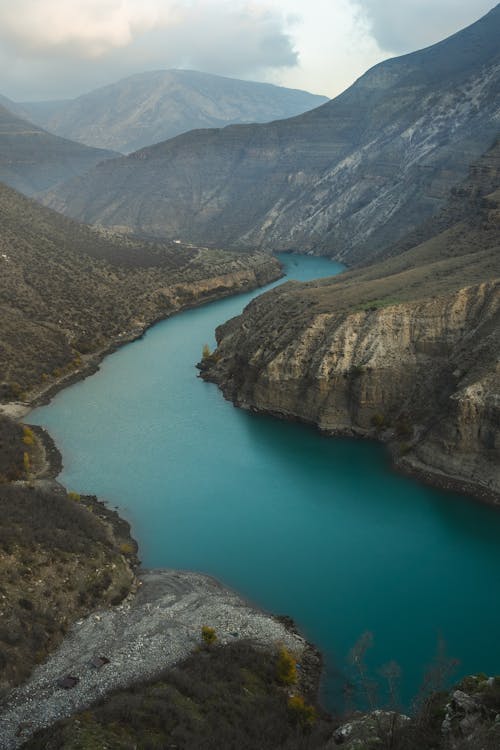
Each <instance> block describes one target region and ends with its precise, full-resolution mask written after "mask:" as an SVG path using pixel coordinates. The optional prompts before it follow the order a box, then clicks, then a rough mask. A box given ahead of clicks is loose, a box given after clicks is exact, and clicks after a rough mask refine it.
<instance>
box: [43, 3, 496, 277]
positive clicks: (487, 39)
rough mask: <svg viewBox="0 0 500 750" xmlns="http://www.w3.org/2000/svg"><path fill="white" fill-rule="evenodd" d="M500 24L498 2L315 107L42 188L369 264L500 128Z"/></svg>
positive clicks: (191, 139)
mask: <svg viewBox="0 0 500 750" xmlns="http://www.w3.org/2000/svg"><path fill="white" fill-rule="evenodd" d="M499 34H500V5H498V6H496V8H494V9H493V10H492V11H491V12H490V13H489V14H488V15H487V16H485V17H484V18H482V19H480V20H479V21H477V22H476V23H475V24H473V25H472V26H470V27H468V28H466V29H464V30H463V31H461V32H458V33H457V34H455V35H453V37H450V38H449V39H447V40H444V41H443V42H440V43H438V44H437V45H433V46H431V47H428V48H426V49H425V50H423V51H419V52H415V53H411V54H410V55H405V56H403V57H402V58H393V59H390V60H388V61H386V62H384V63H379V64H378V65H377V66H375V67H374V68H372V69H371V70H370V71H368V72H367V73H365V74H364V76H362V77H361V78H360V79H358V81H357V82H356V83H355V84H353V86H351V87H350V88H349V89H347V90H346V91H345V92H344V93H342V94H341V95H340V96H339V97H337V98H336V99H333V100H332V101H330V102H327V103H326V104H323V105H322V106H320V107H319V108H317V109H315V110H312V111H309V112H307V113H305V114H302V115H299V116H297V117H294V118H292V119H288V120H282V121H278V122H272V123H268V124H264V125H232V126H228V127H226V128H224V129H222V130H220V129H219V130H213V129H212V130H199V131H192V132H190V133H187V134H184V135H180V136H177V137H176V138H174V139H171V140H168V141H164V142H162V143H159V144H156V145H154V146H152V147H149V148H145V149H141V150H139V151H137V152H135V153H134V154H131V155H130V156H128V157H126V158H122V159H118V160H115V161H114V162H108V163H107V164H102V165H101V166H99V167H98V168H97V169H95V170H93V171H92V172H91V173H89V174H88V175H86V176H85V177H83V178H81V179H77V180H74V181H72V182H70V183H68V184H66V185H65V186H64V188H63V189H61V190H56V191H53V192H52V193H51V194H49V195H47V196H46V197H44V199H43V200H44V201H45V202H47V204H48V205H50V206H52V207H53V208H55V209H57V210H60V211H62V212H63V213H67V214H68V215H71V216H73V217H75V218H79V219H83V220H85V221H88V222H90V223H98V224H103V225H106V226H113V225H120V226H123V225H128V226H129V227H130V228H131V229H132V230H133V231H135V232H139V233H144V234H146V235H152V236H158V237H160V236H168V237H171V238H174V237H178V238H180V239H182V240H185V241H193V242H195V241H196V242H201V241H203V243H204V244H212V243H213V244H224V245H225V246H228V247H233V248H240V249H249V248H252V247H260V248H266V249H272V250H290V249H294V250H297V251H299V252H309V251H313V252H317V253H320V254H325V255H331V256H333V257H336V258H337V259H339V260H343V261H344V262H347V263H349V264H352V263H358V262H367V261H369V259H370V258H371V259H373V258H374V257H375V256H376V255H377V254H378V253H379V252H382V251H383V250H384V249H385V248H386V247H387V245H388V244H394V242H395V241H396V240H398V239H400V238H402V237H404V236H405V235H406V234H407V233H408V231H410V230H411V229H413V228H415V227H417V226H419V225H420V224H421V223H422V222H423V221H424V220H425V219H427V218H429V217H430V216H432V215H433V214H436V213H437V212H438V211H439V209H440V208H441V207H442V206H443V205H444V203H445V202H446V199H447V195H448V191H449V189H450V188H451V187H452V186H453V185H454V184H457V183H459V182H460V181H461V180H462V179H463V178H464V177H465V175H466V174H467V169H468V166H469V164H470V163H471V162H472V161H474V159H476V158H478V157H479V156H480V154H481V153H483V152H484V151H485V150H486V148H488V147H489V146H490V145H491V142H492V141H493V140H494V138H495V137H496V135H497V134H498V131H499V127H500V51H499V48H498V43H497V39H498V35H499ZM462 55H463V56H464V60H465V61H464V60H462ZM450 58H452V59H450ZM464 66H465V67H464Z"/></svg>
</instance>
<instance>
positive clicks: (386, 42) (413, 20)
mask: <svg viewBox="0 0 500 750" xmlns="http://www.w3.org/2000/svg"><path fill="white" fill-rule="evenodd" d="M353 2H354V5H355V6H358V8H359V9H360V10H361V12H362V14H363V15H364V17H365V18H366V19H367V20H368V21H369V23H370V26H371V30H372V33H373V36H374V37H375V39H376V41H377V43H378V44H379V45H380V47H381V48H382V49H384V50H387V51H388V52H393V53H396V54H401V53H406V52H412V51H414V50H417V49H421V48H423V47H427V46H429V45H430V44H434V43H435V42H438V41H440V40H441V39H445V38H446V37H447V36H450V35H451V34H453V33H455V32H456V31H459V30H460V29H461V28H464V27H465V26H468V25H469V24H471V23H473V22H474V21H477V20H478V19H479V18H480V17H481V16H482V15H484V14H485V13H487V12H488V11H489V10H491V9H492V7H494V4H495V0H474V2H473V3H471V2H470V0H353Z"/></svg>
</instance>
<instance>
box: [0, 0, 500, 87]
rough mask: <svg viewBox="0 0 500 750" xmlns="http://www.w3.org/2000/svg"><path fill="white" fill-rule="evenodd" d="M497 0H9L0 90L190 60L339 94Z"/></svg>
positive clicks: (0, 36)
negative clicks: (386, 62) (368, 72)
mask: <svg viewBox="0 0 500 750" xmlns="http://www.w3.org/2000/svg"><path fill="white" fill-rule="evenodd" d="M495 4H496V3H495V2H494V0H0V70H1V71H2V74H1V79H0V94H3V95H5V96H8V97H10V98H11V99H13V100H15V101H23V100H24V101H30V100H31V101H34V100H39V99H57V98H66V97H73V96H78V95H79V94H81V93H84V92H86V91H90V90H91V89H94V88H97V87H98V86H103V85H105V84H108V83H112V82H114V81H116V80H118V79H120V78H123V77H125V76H127V75H132V74H133V73H139V72H143V71H147V70H159V69H166V68H191V69H194V70H201V71H205V72H208V73H218V74H220V75H227V76H231V77H233V78H246V79H251V80H260V81H270V82H272V83H278V84H282V85H284V86H290V87H293V88H303V89H307V90H309V91H312V92H315V93H320V94H325V95H327V96H330V97H333V96H335V95H336V94H338V93H340V91H342V90H343V89H345V88H346V87H347V86H349V85H350V84H351V83H352V82H353V81H354V80H355V79H356V78H357V77H358V76H360V75H361V74H362V73H364V72H365V70H367V69H368V68H369V67H371V66H372V65H374V64H375V63H377V62H379V61H380V60H383V59H385V58H387V57H391V56H393V55H398V54H402V53H405V52H412V51H414V50H416V49H420V48H422V47H425V46H427V45H429V44H432V43H434V42H436V41H439V40H440V39H443V38H444V37H446V36H449V35H450V34H453V33H454V32H455V31H458V30H459V29H461V28H463V27H464V26H467V25H468V24H470V23H472V22H473V21H476V20H477V19H478V18H480V17H481V16H482V15H484V14H485V13H486V12H488V11H489V10H491V8H493V7H494V6H495Z"/></svg>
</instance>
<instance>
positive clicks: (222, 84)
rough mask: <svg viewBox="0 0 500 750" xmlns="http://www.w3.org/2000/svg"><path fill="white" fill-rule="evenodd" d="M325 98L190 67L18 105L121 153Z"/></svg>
mask: <svg viewBox="0 0 500 750" xmlns="http://www.w3.org/2000/svg"><path fill="white" fill-rule="evenodd" d="M326 101H327V97H325V96H317V95H315V94H309V93H308V92H306V91H298V90H296V89H286V88H283V87H281V86H273V85H271V84H269V83H254V82H253V81H239V80H235V79H233V78H224V77H222V76H215V75H209V74H207V73H198V72H197V71H193V70H157V71H154V72H150V73H140V74H139V75H134V76H131V77H129V78H125V79H123V80H121V81H118V82H117V83H114V84H111V85H110V86H104V87H103V88H100V89H97V90H96V91H91V92H90V93H89V94H84V95H83V96H79V97H78V98H77V99H72V100H69V101H64V102H36V103H32V104H31V103H24V104H19V105H17V107H18V112H20V113H22V116H25V117H28V118H29V119H31V120H33V121H34V122H37V123H38V124H39V125H42V126H43V127H44V128H47V130H49V131H50V132H52V133H56V134H57V135H61V136H64V137H65V138H71V139H72V140H75V141H79V142H81V143H86V144H87V145H89V146H99V147H101V148H110V149H114V150H116V151H121V152H124V153H130V152H131V151H136V150H137V149H139V148H142V147H143V146H150V145H151V144H152V143H158V142H159V141H164V140H166V139H167V138H173V137H174V136H176V135H179V133H185V132H187V131H188V130H194V129H195V128H214V127H221V126H223V125H229V124H230V123H238V122H268V121H269V120H277V119H283V118H285V117H292V116H293V115H298V114H300V113H302V112H305V111H307V110H309V109H313V108H314V107H318V106H319V105H320V104H323V103H324V102H326Z"/></svg>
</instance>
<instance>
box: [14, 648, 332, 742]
mask: <svg viewBox="0 0 500 750" xmlns="http://www.w3.org/2000/svg"><path fill="white" fill-rule="evenodd" d="M280 658H281V656H280V653H275V652H274V653H273V652H269V651H267V650H262V649H258V648H256V647H255V646H253V645H252V644H251V643H249V642H245V641H241V642H239V643H234V644H230V645H228V646H217V647H215V648H210V649H202V650H200V651H198V652H197V653H195V654H193V655H192V656H190V657H189V658H188V659H186V660H185V661H184V662H183V663H181V664H179V665H178V666H177V667H175V668H173V669H169V670H167V671H165V672H164V674H163V675H161V677H160V678H159V679H156V680H155V681H154V682H148V683H142V684H139V685H134V686H132V687H131V688H129V689H128V690H121V691H118V692H116V693H114V694H112V695H111V696H109V697H108V698H107V699H106V700H105V701H102V702H100V703H98V704H96V705H94V706H93V707H91V708H90V709H89V710H88V711H85V712H83V713H80V714H78V715H75V716H73V717H71V718H69V719H67V720H65V721H62V722H59V723H58V724H56V725H54V726H53V727H51V728H49V729H45V730H42V731H40V732H38V733H37V734H36V735H35V736H34V738H33V739H32V740H31V741H29V742H28V743H27V744H26V745H25V746H24V747H25V748H27V749H29V750H35V749H36V750H42V748H43V750H57V749H59V748H61V749H62V748H64V749H65V750H86V749H87V748H88V749H89V750H90V749H92V750H94V749H95V748H105V747H106V748H123V749H125V748H127V749H128V748H130V749H131V748H141V750H153V748H158V749H160V748H169V747H172V748H174V747H175V748H177V749H178V750H181V749H182V748H184V749H187V748H189V749H192V750H194V749H195V748H196V750H211V749H212V748H213V749H214V750H222V748H224V750H256V749H257V748H258V749H259V750H279V749H283V750H285V749H286V750H295V749H298V748H304V749H305V748H308V749H309V750H314V748H323V747H324V746H325V743H326V741H327V739H328V737H329V736H330V735H331V733H332V724H331V722H330V720H327V719H325V718H324V717H323V716H320V715H319V714H318V712H317V710H316V708H315V707H313V706H308V705H307V704H306V703H305V702H304V700H303V699H302V698H301V697H300V696H295V697H293V699H292V698H290V696H289V695H288V693H287V691H286V689H285V688H283V686H282V683H281V682H280V680H279V679H278V677H277V675H278V663H279V660H280Z"/></svg>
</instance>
